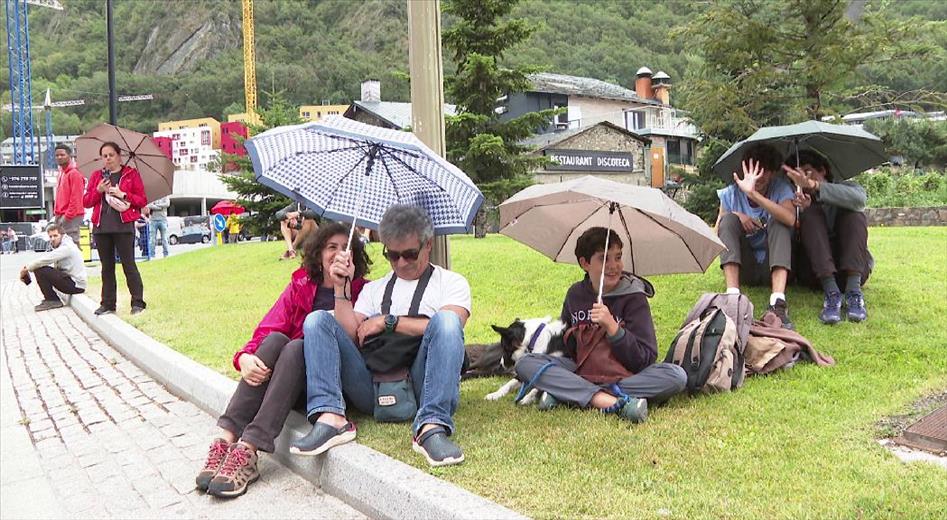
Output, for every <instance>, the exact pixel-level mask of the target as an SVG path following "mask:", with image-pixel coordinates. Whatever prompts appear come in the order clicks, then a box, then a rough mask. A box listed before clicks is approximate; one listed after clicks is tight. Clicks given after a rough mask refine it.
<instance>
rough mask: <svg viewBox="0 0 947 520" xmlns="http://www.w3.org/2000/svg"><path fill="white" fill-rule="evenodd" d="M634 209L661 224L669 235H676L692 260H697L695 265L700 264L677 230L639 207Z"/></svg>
mask: <svg viewBox="0 0 947 520" xmlns="http://www.w3.org/2000/svg"><path fill="white" fill-rule="evenodd" d="M635 211H637V212H638V213H641V214H642V215H644V216H646V217H648V218H649V219H651V221H652V222H654V223H655V224H657V225H659V226H661V227H662V228H664V229H665V230H666V231H667V232H668V233H671V235H673V236H676V237H677V238H678V240H680V241H681V243H682V244H684V247H686V248H687V252H688V253H690V254H691V258H693V259H694V261H695V262H697V266H698V267H699V266H700V260H699V259H698V258H697V255H695V254H694V250H693V249H691V246H690V244H688V243H687V241H686V240H684V237H682V236H681V235H680V233H677V232H675V231H672V230H671V228H669V227H667V226H665V225H664V224H662V223H660V222H658V220H657V219H656V218H654V217H652V216H651V215H650V214H648V212H646V211H641V210H640V209H636V210H635Z"/></svg>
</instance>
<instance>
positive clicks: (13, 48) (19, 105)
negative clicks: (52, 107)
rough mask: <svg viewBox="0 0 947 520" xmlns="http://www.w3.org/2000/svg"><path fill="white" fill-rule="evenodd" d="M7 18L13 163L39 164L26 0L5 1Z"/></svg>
mask: <svg viewBox="0 0 947 520" xmlns="http://www.w3.org/2000/svg"><path fill="white" fill-rule="evenodd" d="M4 4H5V7H6V19H7V49H8V53H9V55H8V58H9V59H8V65H7V66H8V68H9V72H10V103H11V104H12V105H13V163H14V164H36V158H35V156H34V154H33V150H34V149H35V148H36V142H35V139H36V136H35V132H34V126H33V111H32V99H31V93H32V91H33V85H32V80H31V75H30V29H29V21H28V20H27V2H26V0H4Z"/></svg>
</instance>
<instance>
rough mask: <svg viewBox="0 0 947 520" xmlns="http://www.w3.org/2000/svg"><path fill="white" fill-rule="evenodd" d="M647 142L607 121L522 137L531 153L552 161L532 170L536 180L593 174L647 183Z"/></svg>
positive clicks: (554, 180) (648, 181)
mask: <svg viewBox="0 0 947 520" xmlns="http://www.w3.org/2000/svg"><path fill="white" fill-rule="evenodd" d="M650 143H651V141H650V140H649V139H647V138H644V137H641V136H639V135H636V134H634V133H632V132H629V131H627V130H625V129H624V128H622V127H620V126H618V125H616V124H614V123H610V122H608V121H601V122H598V123H596V124H594V125H591V126H587V127H583V128H572V129H569V130H562V131H560V132H556V133H552V134H539V135H534V136H533V137H530V138H529V139H526V140H524V141H522V144H524V145H527V146H535V147H536V149H535V150H533V151H532V152H530V153H532V154H534V155H541V156H544V157H547V158H549V159H550V161H551V162H550V163H549V164H546V165H545V166H543V167H541V168H540V169H538V170H536V171H535V172H534V173H535V179H536V181H537V182H541V183H551V182H561V181H567V180H569V179H573V178H576V177H583V176H585V175H596V176H600V177H603V178H607V179H610V180H614V181H617V182H624V183H627V184H634V185H638V186H647V185H649V184H650V177H649V172H650V168H649V167H648V166H649V163H648V161H647V150H648V146H649V145H650Z"/></svg>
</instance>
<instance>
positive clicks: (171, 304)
mask: <svg viewBox="0 0 947 520" xmlns="http://www.w3.org/2000/svg"><path fill="white" fill-rule="evenodd" d="M870 247H871V250H872V252H873V254H874V255H875V259H876V261H877V264H876V269H875V272H874V274H873V275H872V278H871V281H870V283H869V284H868V286H867V287H866V292H865V294H866V299H867V302H868V309H869V319H868V321H867V322H866V323H862V324H852V323H842V324H840V325H838V326H836V327H826V326H823V325H821V324H820V323H819V322H818V318H817V314H818V311H819V309H820V308H821V302H822V300H821V295H820V294H819V293H816V292H810V291H806V290H801V289H798V288H791V289H790V291H789V302H790V311H791V315H792V317H793V320H794V321H795V323H796V325H797V328H798V329H799V330H800V331H801V332H802V333H803V334H804V335H805V336H807V337H808V338H810V339H811V340H812V341H813V343H814V344H815V345H816V347H817V348H818V349H819V350H821V351H824V352H826V353H828V354H830V355H832V356H834V357H835V359H836V360H837V362H838V365H837V366H836V367H832V368H818V367H816V366H813V365H809V364H803V365H799V366H797V367H795V368H793V369H792V370H789V371H786V372H784V373H781V374H776V375H773V376H770V377H766V378H760V379H754V380H750V381H748V382H747V384H746V386H745V387H744V388H743V389H741V390H740V391H738V392H736V393H733V394H721V395H714V396H701V397H698V398H693V399H692V398H687V397H678V398H675V399H674V400H672V401H671V403H669V405H668V406H665V407H663V408H660V409H657V410H652V414H651V418H650V419H649V421H648V422H647V423H646V424H644V425H640V426H630V425H628V424H627V423H623V422H619V421H617V420H615V419H614V418H611V417H603V416H601V415H600V414H598V413H594V412H580V411H576V410H569V409H558V410H555V411H553V412H547V413H540V412H538V411H536V410H535V409H523V408H519V407H517V406H514V405H513V404H512V401H511V400H510V399H506V400H503V401H501V402H488V401H484V400H483V396H484V395H485V394H487V393H488V392H490V391H492V390H494V389H495V388H496V387H497V386H498V385H499V384H500V383H501V382H502V380H501V379H499V378H494V379H485V380H476V381H469V382H465V383H464V384H463V385H462V403H461V408H460V410H459V412H458V413H457V416H456V421H457V425H458V432H457V435H456V440H457V441H458V442H459V443H460V444H461V445H462V446H463V447H464V449H465V451H466V455H467V462H466V463H465V464H464V465H462V466H460V467H454V468H446V469H439V470H428V468H427V467H426V464H425V463H424V462H423V461H422V460H421V459H420V458H419V457H418V456H417V455H416V454H414V453H413V452H412V451H411V449H410V445H409V444H410V441H409V432H408V427H407V426H406V425H382V424H376V423H374V422H373V421H371V420H369V419H367V418H361V420H360V422H359V441H360V442H362V443H364V444H366V445H368V446H371V447H373V448H376V449H378V450H380V451H382V452H384V453H387V454H389V455H391V456H392V457H395V458H397V459H399V460H402V461H404V462H407V463H408V464H412V465H414V466H417V467H419V468H422V469H424V470H427V471H430V472H431V473H432V474H434V475H436V476H438V477H440V478H444V479H446V480H449V481H451V482H454V483H457V484H459V485H461V486H463V487H465V488H467V489H469V490H471V491H473V492H474V493H477V494H480V495H484V496H486V497H488V498H491V499H493V500H496V501H498V502H500V503H502V504H504V505H506V506H509V507H511V508H513V509H516V510H518V511H521V512H523V513H525V514H527V515H530V516H534V517H540V518H551V517H565V518H579V517H611V518H629V517H656V516H660V517H666V516H669V517H672V518H804V517H806V518H853V517H876V518H877V517H882V518H889V517H897V518H945V517H947V478H945V474H944V471H943V469H941V468H936V467H934V466H932V465H926V464H902V463H900V462H898V461H897V460H896V459H895V458H894V457H893V456H891V455H889V454H888V453H887V451H885V449H884V448H882V447H880V446H879V445H878V444H877V443H876V442H875V440H874V439H875V437H876V435H877V434H878V428H877V427H876V426H875V425H876V422H877V421H878V420H879V419H880V418H881V417H883V416H885V415H889V414H894V413H900V412H904V411H906V410H908V409H909V407H910V403H912V402H913V401H914V400H916V399H918V398H919V397H921V396H923V395H925V394H929V393H932V392H935V391H942V390H943V389H945V388H947V325H945V321H944V317H945V316H947V228H873V229H872V230H871V232H870ZM279 248H280V244H275V243H274V244H250V245H238V246H234V247H218V248H212V249H207V250H202V251H199V252H195V253H191V254H188V255H182V256H180V257H172V258H170V259H168V260H162V261H160V262H151V263H150V264H142V266H141V270H142V274H143V277H144V281H145V294H146V298H147V300H148V304H149V308H148V312H146V313H144V314H143V315H142V316H135V317H132V316H129V315H128V314H127V310H128V309H127V301H125V300H126V299H127V292H125V291H124V289H123V288H122V289H120V294H123V297H122V298H121V299H122V300H123V301H121V302H120V307H122V308H121V309H120V315H121V316H122V317H123V318H124V319H126V320H128V321H129V322H130V323H132V324H133V325H135V326H136V327H138V328H140V329H141V330H143V331H144V332H146V333H148V334H149V335H151V336H153V337H154V338H156V339H157V340H159V341H161V342H163V343H165V344H167V345H169V346H171V347H172V348H175V349H177V350H179V351H181V352H183V353H185V354H187V355H189V356H191V357H192V358H194V359H196V360H197V361H199V362H201V363H204V364H206V365H208V366H211V367H213V368H215V369H217V370H219V371H220V372H222V373H224V374H227V375H228V376H230V377H236V374H235V372H234V371H233V369H232V368H231V367H230V359H231V356H232V354H233V352H234V351H235V350H236V349H237V348H239V347H240V346H241V345H242V344H243V342H245V341H246V339H247V338H248V337H249V335H250V333H251V331H252V330H253V327H254V326H255V324H256V323H257V321H258V320H259V319H260V317H261V316H262V315H263V313H264V312H265V311H266V310H267V309H268V308H269V306H270V305H271V304H272V302H273V301H274V300H275V298H276V296H277V295H278V294H279V292H280V290H281V289H282V288H283V286H284V285H285V283H286V281H287V280H288V275H289V273H290V272H291V270H292V269H293V268H294V265H291V264H290V263H286V262H278V261H277V260H276V258H277V256H278V254H279ZM451 248H452V258H453V261H454V269H455V270H457V271H459V272H461V273H462V274H464V275H465V276H466V277H467V279H468V280H470V282H471V286H472V287H473V294H474V311H473V317H472V319H471V320H470V322H469V324H468V327H467V341H468V342H471V343H473V342H490V341H495V339H496V338H495V333H493V332H492V331H491V330H490V328H489V326H490V324H491V323H498V324H507V323H509V322H510V321H512V319H513V318H516V317H524V318H525V317H535V316H542V315H546V314H550V315H553V316H556V315H557V314H558V312H559V309H560V305H561V301H562V298H563V295H564V293H565V290H566V288H567V287H568V286H569V284H571V283H572V282H573V281H574V280H576V279H578V277H579V276H580V270H579V268H578V267H576V266H571V265H559V264H553V263H552V262H551V261H549V260H547V259H546V258H544V257H542V256H540V255H539V254H537V253H535V252H533V251H531V250H529V249H528V248H526V247H525V246H522V245H519V244H517V243H515V242H513V241H511V240H508V239H506V238H505V237H500V236H491V237H489V238H487V239H485V240H475V239H473V238H469V237H456V238H453V239H452V240H451ZM371 252H372V255H373V257H374V258H376V263H375V270H374V272H373V273H372V277H378V276H381V275H383V274H384V273H385V272H386V271H387V264H386V263H384V262H380V261H379V259H380V247H379V246H378V245H374V246H373V247H372V249H371ZM651 281H652V282H653V283H654V285H655V287H656V290H657V295H656V296H655V297H654V299H653V300H652V303H651V305H652V312H653V314H654V317H655V322H656V326H657V331H658V339H659V344H660V353H659V357H661V358H663V355H664V353H665V352H666V350H667V346H668V344H669V343H670V341H671V338H672V337H673V335H674V334H675V332H676V331H677V328H678V327H679V326H680V325H681V323H680V321H681V320H682V319H683V317H684V315H685V314H686V312H687V311H688V309H690V307H691V306H692V305H693V303H694V302H695V300H696V299H697V297H698V295H699V294H700V293H701V292H704V291H715V290H721V289H722V287H723V283H722V277H721V274H720V271H719V269H718V268H717V267H716V265H715V266H712V267H711V268H710V269H709V270H708V272H707V273H706V274H703V275H676V276H660V277H653V278H651ZM94 283H97V282H94ZM121 283H122V282H121V281H120V284H121ZM120 287H122V285H120ZM91 292H92V293H93V294H94V293H95V292H96V289H93V290H92V291H91ZM749 294H750V296H751V298H752V299H753V301H754V303H756V305H757V308H758V309H759V308H761V307H762V306H765V304H766V300H767V298H768V290H765V289H754V290H751V291H750V293H749Z"/></svg>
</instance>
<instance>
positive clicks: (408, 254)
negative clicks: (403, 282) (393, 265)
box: [381, 247, 421, 262]
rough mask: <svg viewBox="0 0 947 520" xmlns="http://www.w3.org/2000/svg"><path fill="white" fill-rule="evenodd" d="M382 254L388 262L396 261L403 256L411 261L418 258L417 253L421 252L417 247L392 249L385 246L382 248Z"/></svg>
mask: <svg viewBox="0 0 947 520" xmlns="http://www.w3.org/2000/svg"><path fill="white" fill-rule="evenodd" d="M381 254H382V256H384V257H385V258H387V259H388V261H389V262H397V261H398V260H399V259H401V258H404V259H405V260H407V261H408V262H413V261H415V260H417V259H418V255H419V254H421V248H420V247H419V248H417V249H405V250H404V251H392V250H390V249H388V248H387V247H385V248H383V249H382V253H381Z"/></svg>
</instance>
